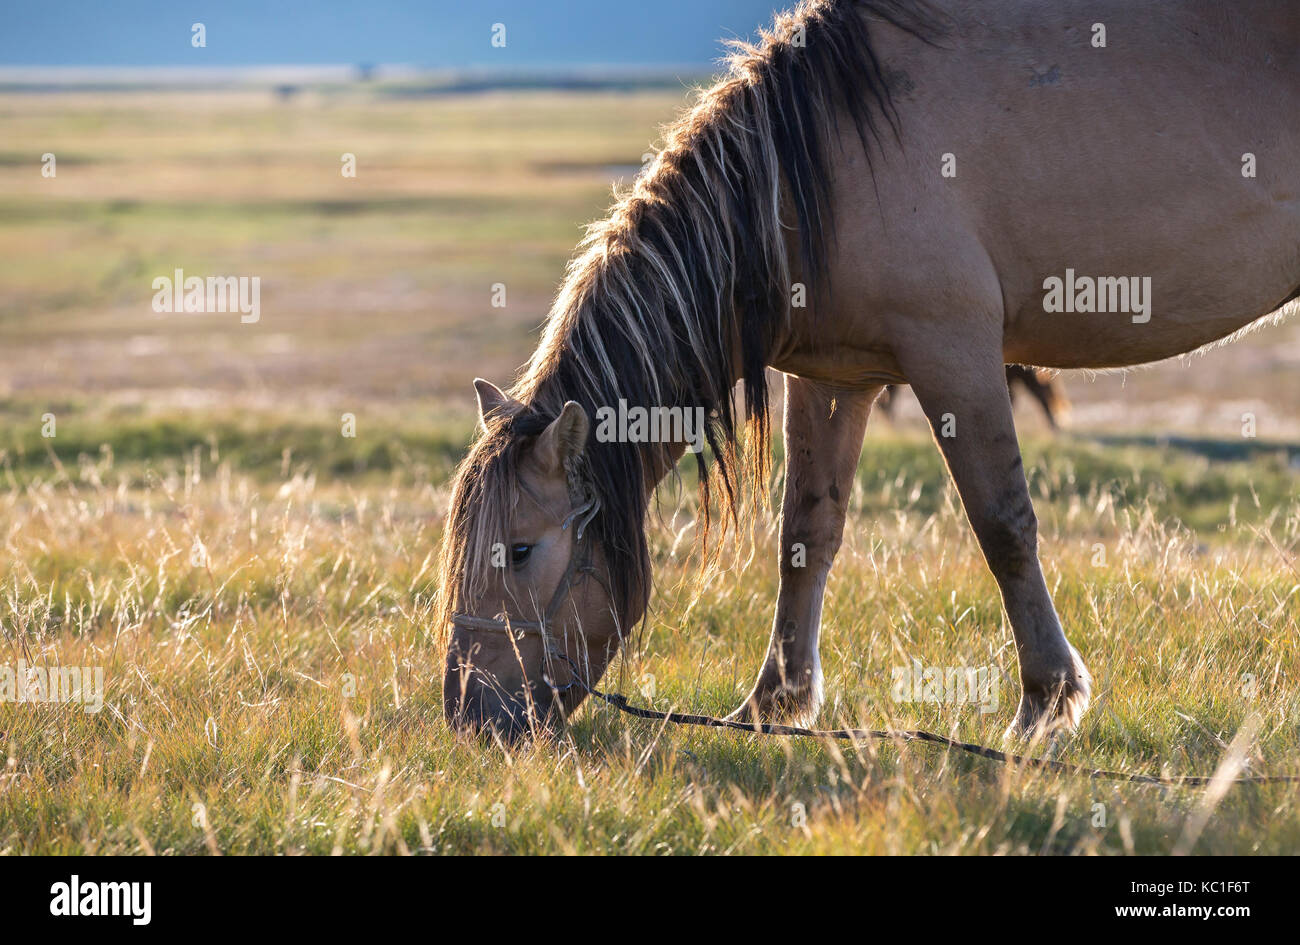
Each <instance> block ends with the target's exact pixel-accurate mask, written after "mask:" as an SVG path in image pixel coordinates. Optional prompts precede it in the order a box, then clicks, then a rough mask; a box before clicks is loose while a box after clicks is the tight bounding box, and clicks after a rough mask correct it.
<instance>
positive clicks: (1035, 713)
mask: <svg viewBox="0 0 1300 945" xmlns="http://www.w3.org/2000/svg"><path fill="white" fill-rule="evenodd" d="M1070 657H1071V660H1072V665H1071V667H1070V668H1069V669H1067V670H1064V671H1062V672H1061V673H1059V674H1057V675H1056V677H1055V678H1054V679H1052V680H1051V681H1050V682H1048V683H1046V684H1038V685H1035V684H1032V683H1025V684H1024V692H1023V694H1022V695H1021V697H1020V705H1019V707H1018V708H1017V709H1016V718H1015V721H1014V722H1012V723H1011V726H1010V727H1009V728H1008V729H1007V730H1006V733H1005V734H1004V736H1003V737H1004V738H1005V739H1006V740H1008V741H1017V742H1026V741H1027V742H1030V743H1035V742H1042V741H1046V742H1047V743H1048V744H1049V745H1052V744H1055V742H1056V741H1057V739H1059V738H1060V737H1062V736H1065V735H1070V734H1072V733H1074V732H1075V731H1077V730H1078V728H1079V723H1080V721H1081V720H1082V719H1083V713H1084V712H1086V711H1087V709H1088V703H1089V701H1090V700H1091V698H1092V676H1091V675H1090V674H1089V673H1088V668H1087V667H1086V666H1084V665H1083V660H1081V659H1080V658H1079V654H1078V653H1077V652H1075V650H1074V648H1073V647H1071V648H1070Z"/></svg>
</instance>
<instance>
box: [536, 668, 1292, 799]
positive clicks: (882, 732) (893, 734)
mask: <svg viewBox="0 0 1300 945" xmlns="http://www.w3.org/2000/svg"><path fill="white" fill-rule="evenodd" d="M550 649H551V653H552V655H553V656H558V657H559V658H560V659H562V660H564V662H566V663H568V664H569V670H570V675H571V676H572V679H571V681H570V682H569V684H568V685H566V686H565V687H563V688H565V689H567V688H568V687H569V686H573V685H576V686H577V687H578V688H580V689H582V690H583V691H584V692H586V693H587V694H588V695H591V696H595V697H596V698H597V699H600V700H602V701H604V702H606V703H608V704H609V705H612V706H613V707H614V708H616V709H618V710H619V711H620V712H624V713H626V714H628V715H631V716H634V717H636V718H638V719H649V720H651V721H654V722H670V723H672V724H673V725H696V726H702V727H705V728H726V729H731V730H733V731H737V732H749V733H750V734H751V735H787V736H793V737H797V738H818V739H824V738H832V739H838V740H840V741H850V742H863V741H904V742H928V743H929V744H931V745H942V746H944V747H946V748H956V749H958V750H960V751H964V752H966V753H968V754H971V755H978V756H979V757H980V758H987V759H989V760H990V761H996V762H997V763H998V764H1004V765H1021V766H1024V767H1027V768H1038V769H1041V770H1045V771H1056V772H1059V773H1060V774H1068V775H1072V776H1074V777H1086V778H1092V779H1095V780H1098V781H1128V782H1131V783H1134V784H1161V785H1165V786H1168V787H1204V786H1206V785H1208V784H1211V783H1213V782H1214V781H1215V780H1216V779H1215V778H1214V777H1213V776H1208V777H1207V776H1205V775H1183V776H1179V777H1173V778H1165V777H1160V776H1158V775H1151V774H1130V773H1128V772H1127V771H1107V770H1105V769H1104V768H1089V767H1087V766H1086V765H1079V764H1071V763H1069V762H1066V761H1055V760H1053V759H1051V758H1029V757H1026V756H1025V755H1017V754H1013V753H1012V752H1007V751H999V750H998V749H996V748H986V747H985V746H983V745H977V744H975V743H973V742H962V741H958V740H957V739H955V738H949V737H948V736H946V735H936V734H935V733H934V732H926V731H922V730H920V729H863V728H802V727H800V726H798V725H776V724H772V723H768V722H762V723H750V722H733V721H731V720H729V719H719V718H715V717H714V716H712V715H692V714H690V713H685V712H660V711H659V710H658V709H644V708H642V707H640V706H635V705H632V704H631V703H630V702H628V701H627V697H626V696H623V695H618V694H616V693H608V692H601V691H600V690H599V689H597V688H595V687H594V686H590V685H588V684H587V681H586V679H584V678H583V675H582V673H581V672H579V670H578V667H577V666H575V665H574V663H573V661H572V660H571V659H569V657H568V655H567V654H564V653H561V652H559V651H558V650H556V649H554V648H550ZM1297 782H1300V775H1295V774H1259V775H1248V776H1246V777H1240V778H1233V779H1232V780H1231V781H1230V782H1228V783H1230V784H1295V783H1297Z"/></svg>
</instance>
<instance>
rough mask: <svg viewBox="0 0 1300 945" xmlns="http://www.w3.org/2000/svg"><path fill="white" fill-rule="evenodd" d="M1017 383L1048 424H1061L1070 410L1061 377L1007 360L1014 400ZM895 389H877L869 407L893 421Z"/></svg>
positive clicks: (1053, 425)
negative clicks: (1040, 410)
mask: <svg viewBox="0 0 1300 945" xmlns="http://www.w3.org/2000/svg"><path fill="white" fill-rule="evenodd" d="M1016 385H1020V386H1021V387H1023V388H1024V389H1025V392H1026V393H1027V394H1029V396H1030V397H1033V398H1034V400H1036V401H1038V406H1040V407H1042V408H1043V416H1045V417H1046V418H1047V425H1048V426H1050V427H1051V428H1052V429H1053V430H1055V429H1057V428H1058V427H1059V426H1060V423H1061V421H1062V420H1064V418H1065V415H1066V414H1067V413H1069V412H1070V399H1069V398H1068V397H1066V396H1065V388H1064V386H1063V385H1062V384H1061V381H1060V379H1059V378H1057V376H1056V375H1055V374H1054V373H1052V372H1051V371H1044V370H1042V369H1041V368H1031V367H1025V366H1024V365H1023V364H1008V365H1007V393H1008V395H1010V397H1011V400H1012V402H1013V403H1014V402H1015V399H1016ZM897 393H898V387H897V386H895V385H894V384H886V385H885V389H884V390H882V391H881V392H880V396H879V397H877V398H876V402H875V403H874V404H872V407H873V408H874V409H876V410H879V411H880V412H881V413H883V414H884V415H885V416H886V417H888V418H890V420H891V421H892V420H893V417H894V403H895V400H894V398H895V396H896V395H897Z"/></svg>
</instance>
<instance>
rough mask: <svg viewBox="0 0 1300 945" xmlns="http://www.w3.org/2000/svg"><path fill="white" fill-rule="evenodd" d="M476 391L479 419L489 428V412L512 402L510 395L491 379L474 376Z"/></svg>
mask: <svg viewBox="0 0 1300 945" xmlns="http://www.w3.org/2000/svg"><path fill="white" fill-rule="evenodd" d="M474 393H475V394H477V395H478V420H479V423H481V424H483V427H484V429H486V428H487V421H488V414H490V413H492V412H493V411H494V410H500V409H501V408H502V407H504V406H506V405H507V404H508V403H510V396H509V395H508V394H507V393H506V392H505V391H503V390H502V389H501V388H500V387H497V386H496V385H495V384H493V383H492V382H491V381H485V380H483V378H481V377H476V378H474Z"/></svg>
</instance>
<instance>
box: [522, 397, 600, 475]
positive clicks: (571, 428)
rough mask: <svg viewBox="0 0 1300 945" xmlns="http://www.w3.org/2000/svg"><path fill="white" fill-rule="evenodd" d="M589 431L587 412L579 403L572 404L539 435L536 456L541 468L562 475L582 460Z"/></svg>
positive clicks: (571, 401)
mask: <svg viewBox="0 0 1300 945" xmlns="http://www.w3.org/2000/svg"><path fill="white" fill-rule="evenodd" d="M590 428H591V423H590V421H588V420H587V411H585V410H583V409H582V404H580V403H578V402H577V401H576V400H570V401H569V402H568V403H566V404H565V405H564V409H563V410H561V411H560V415H559V416H558V417H556V418H555V419H554V420H552V421H551V424H550V426H548V427H547V428H546V429H545V430H543V431H542V432H541V433H540V434H539V435H538V437H537V446H536V448H535V450H534V454H533V455H534V456H535V457H536V459H537V462H538V464H539V465H540V466H541V467H542V468H543V469H545V470H546V471H547V472H550V473H553V474H557V475H558V474H560V473H562V472H563V471H564V468H565V466H566V465H567V463H568V462H569V461H570V460H572V459H576V458H577V457H579V456H581V455H582V451H583V450H584V449H586V447H587V431H588V430H589V429H590Z"/></svg>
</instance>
